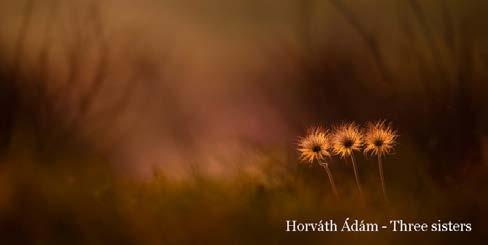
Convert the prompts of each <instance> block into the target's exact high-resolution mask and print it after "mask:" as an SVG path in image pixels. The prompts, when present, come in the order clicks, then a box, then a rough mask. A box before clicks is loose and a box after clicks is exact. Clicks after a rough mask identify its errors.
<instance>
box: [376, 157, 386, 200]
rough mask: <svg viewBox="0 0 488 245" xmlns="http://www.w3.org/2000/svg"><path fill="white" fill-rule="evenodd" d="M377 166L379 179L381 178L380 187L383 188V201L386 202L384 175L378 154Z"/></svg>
mask: <svg viewBox="0 0 488 245" xmlns="http://www.w3.org/2000/svg"><path fill="white" fill-rule="evenodd" d="M378 168H379V170H380V180H381V189H382V190H383V197H384V198H385V201H386V202H388V196H387V195H386V187H385V177H384V175H383V161H382V159H381V156H380V155H378Z"/></svg>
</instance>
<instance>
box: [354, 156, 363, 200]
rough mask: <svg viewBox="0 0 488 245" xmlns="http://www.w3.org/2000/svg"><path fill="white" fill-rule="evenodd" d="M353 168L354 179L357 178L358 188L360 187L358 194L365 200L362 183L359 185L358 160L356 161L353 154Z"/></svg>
mask: <svg viewBox="0 0 488 245" xmlns="http://www.w3.org/2000/svg"><path fill="white" fill-rule="evenodd" d="M351 162H352V168H353V170H354V177H355V178H356V186H357V187H358V192H359V195H360V196H361V198H363V190H362V189H361V183H359V175H358V168H357V166H356V160H355V159H354V154H353V153H351Z"/></svg>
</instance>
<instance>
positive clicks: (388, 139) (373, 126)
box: [364, 121, 398, 156]
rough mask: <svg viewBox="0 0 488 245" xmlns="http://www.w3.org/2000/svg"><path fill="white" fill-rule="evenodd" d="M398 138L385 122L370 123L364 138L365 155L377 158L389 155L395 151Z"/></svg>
mask: <svg viewBox="0 0 488 245" xmlns="http://www.w3.org/2000/svg"><path fill="white" fill-rule="evenodd" d="M397 137H398V135H397V133H396V131H394V130H393V129H392V128H391V127H390V126H389V125H387V124H386V123H385V121H378V122H376V123H369V124H368V129H367V132H366V135H365V138H364V143H365V148H364V153H366V154H368V153H369V154H371V155H377V156H383V155H387V154H389V153H390V152H391V150H393V147H394V146H395V140H396V138H397Z"/></svg>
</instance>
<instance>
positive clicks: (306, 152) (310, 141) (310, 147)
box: [297, 127, 330, 163]
mask: <svg viewBox="0 0 488 245" xmlns="http://www.w3.org/2000/svg"><path fill="white" fill-rule="evenodd" d="M329 148H330V143H329V136H328V134H327V131H326V130H324V129H322V128H320V127H314V128H310V129H309V130H308V133H307V136H305V137H302V138H300V139H299V142H298V149H297V150H298V152H300V160H301V161H304V162H310V163H312V162H313V161H314V160H323V159H325V157H327V156H330V153H329Z"/></svg>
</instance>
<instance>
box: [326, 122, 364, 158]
mask: <svg viewBox="0 0 488 245" xmlns="http://www.w3.org/2000/svg"><path fill="white" fill-rule="evenodd" d="M362 138H363V136H362V134H361V132H360V131H359V128H358V127H357V126H356V124H355V123H346V124H342V125H340V126H339V127H337V128H336V129H335V131H334V136H333V139H332V148H333V150H334V153H335V154H337V155H339V156H341V157H343V158H344V157H347V156H350V155H351V154H352V152H353V151H358V150H360V149H361V146H362Z"/></svg>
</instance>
